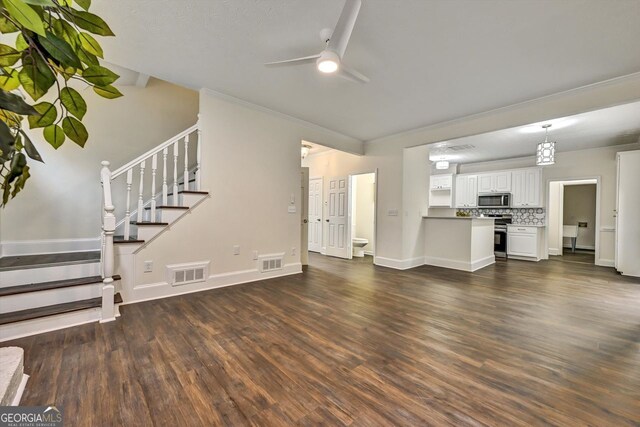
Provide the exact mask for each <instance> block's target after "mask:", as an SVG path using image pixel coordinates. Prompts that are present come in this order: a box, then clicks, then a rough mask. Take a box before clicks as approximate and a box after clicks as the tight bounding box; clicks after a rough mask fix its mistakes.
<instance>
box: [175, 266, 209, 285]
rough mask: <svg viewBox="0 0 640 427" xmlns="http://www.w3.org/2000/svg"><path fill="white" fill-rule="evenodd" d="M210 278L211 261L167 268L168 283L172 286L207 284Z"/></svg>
mask: <svg viewBox="0 0 640 427" xmlns="http://www.w3.org/2000/svg"><path fill="white" fill-rule="evenodd" d="M208 278H209V261H203V262H192V263H187V264H173V265H168V266H167V282H168V283H169V284H170V285H171V286H181V285H188V284H190V283H198V282H206V281H207V279H208Z"/></svg>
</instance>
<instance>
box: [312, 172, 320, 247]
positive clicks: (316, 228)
mask: <svg viewBox="0 0 640 427" xmlns="http://www.w3.org/2000/svg"><path fill="white" fill-rule="evenodd" d="M309 250H310V251H312V252H320V251H321V250H322V178H313V179H310V180H309Z"/></svg>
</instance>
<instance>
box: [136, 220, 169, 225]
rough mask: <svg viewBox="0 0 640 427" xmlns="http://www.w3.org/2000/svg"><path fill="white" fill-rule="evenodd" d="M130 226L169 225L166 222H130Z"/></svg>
mask: <svg viewBox="0 0 640 427" xmlns="http://www.w3.org/2000/svg"><path fill="white" fill-rule="evenodd" d="M131 224H132V225H169V223H168V222H151V221H131Z"/></svg>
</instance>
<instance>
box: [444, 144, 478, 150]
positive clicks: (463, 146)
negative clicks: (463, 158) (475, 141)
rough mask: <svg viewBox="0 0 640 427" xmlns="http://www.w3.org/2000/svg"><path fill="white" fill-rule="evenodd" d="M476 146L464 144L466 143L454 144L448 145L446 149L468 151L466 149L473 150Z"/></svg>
mask: <svg viewBox="0 0 640 427" xmlns="http://www.w3.org/2000/svg"><path fill="white" fill-rule="evenodd" d="M474 148H476V146H475V145H471V144H464V145H452V146H451V147H447V148H446V150H447V151H466V150H473V149H474Z"/></svg>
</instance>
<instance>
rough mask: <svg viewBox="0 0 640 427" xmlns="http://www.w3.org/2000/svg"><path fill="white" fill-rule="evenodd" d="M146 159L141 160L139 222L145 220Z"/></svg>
mask: <svg viewBox="0 0 640 427" xmlns="http://www.w3.org/2000/svg"><path fill="white" fill-rule="evenodd" d="M146 162H147V161H146V160H143V161H141V162H140V191H139V192H138V222H142V221H144V216H143V215H144V210H143V208H144V199H143V195H144V168H145V166H146Z"/></svg>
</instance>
